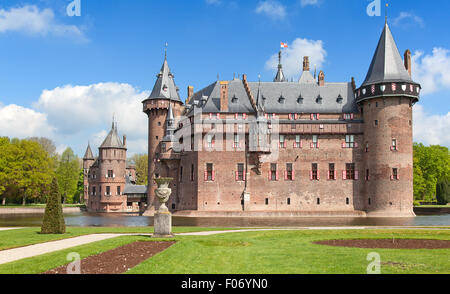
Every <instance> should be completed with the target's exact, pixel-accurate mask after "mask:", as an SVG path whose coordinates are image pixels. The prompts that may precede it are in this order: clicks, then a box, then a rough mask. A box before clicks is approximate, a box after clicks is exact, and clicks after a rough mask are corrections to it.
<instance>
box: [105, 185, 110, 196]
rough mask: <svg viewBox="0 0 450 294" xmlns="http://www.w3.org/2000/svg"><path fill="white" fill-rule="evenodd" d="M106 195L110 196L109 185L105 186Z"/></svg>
mask: <svg viewBox="0 0 450 294" xmlns="http://www.w3.org/2000/svg"><path fill="white" fill-rule="evenodd" d="M105 195H107V196H111V187H110V186H106V194H105Z"/></svg>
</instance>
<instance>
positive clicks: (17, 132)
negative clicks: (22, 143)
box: [0, 104, 54, 138]
mask: <svg viewBox="0 0 450 294" xmlns="http://www.w3.org/2000/svg"><path fill="white" fill-rule="evenodd" d="M53 134H54V128H53V127H52V126H51V125H50V124H49V123H48V120H47V115H45V114H43V113H39V112H37V111H34V110H32V109H29V108H25V107H22V106H18V105H15V104H10V105H7V106H1V105H0V136H6V137H18V138H25V137H32V136H47V137H51V136H53Z"/></svg>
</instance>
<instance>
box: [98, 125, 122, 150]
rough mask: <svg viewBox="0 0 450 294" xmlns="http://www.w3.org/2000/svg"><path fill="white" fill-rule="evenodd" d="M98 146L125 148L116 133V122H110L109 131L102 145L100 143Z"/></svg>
mask: <svg viewBox="0 0 450 294" xmlns="http://www.w3.org/2000/svg"><path fill="white" fill-rule="evenodd" d="M99 148H120V149H126V148H125V147H124V146H123V143H122V141H121V140H120V138H119V135H118V134H117V124H116V123H115V122H114V120H113V122H112V127H111V131H109V133H108V135H107V136H106V138H105V140H104V141H103V143H102V145H100V147H99Z"/></svg>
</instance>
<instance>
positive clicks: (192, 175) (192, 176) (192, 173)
mask: <svg viewBox="0 0 450 294" xmlns="http://www.w3.org/2000/svg"><path fill="white" fill-rule="evenodd" d="M193 181H194V165H193V164H192V165H191V182H193Z"/></svg>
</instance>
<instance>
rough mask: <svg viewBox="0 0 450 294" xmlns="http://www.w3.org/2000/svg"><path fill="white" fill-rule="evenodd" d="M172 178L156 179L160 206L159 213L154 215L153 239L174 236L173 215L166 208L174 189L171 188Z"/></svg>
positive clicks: (156, 190) (156, 192) (156, 191)
mask: <svg viewBox="0 0 450 294" xmlns="http://www.w3.org/2000/svg"><path fill="white" fill-rule="evenodd" d="M172 180H173V179H172V178H158V179H155V182H156V184H157V185H158V188H157V189H155V194H156V197H158V200H159V203H160V204H161V205H160V206H159V209H158V211H156V212H155V215H154V228H155V232H154V233H153V238H171V237H173V234H172V214H171V213H170V212H169V209H168V208H167V206H166V202H167V201H168V200H169V198H170V194H172V189H170V188H169V184H170V182H172Z"/></svg>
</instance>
